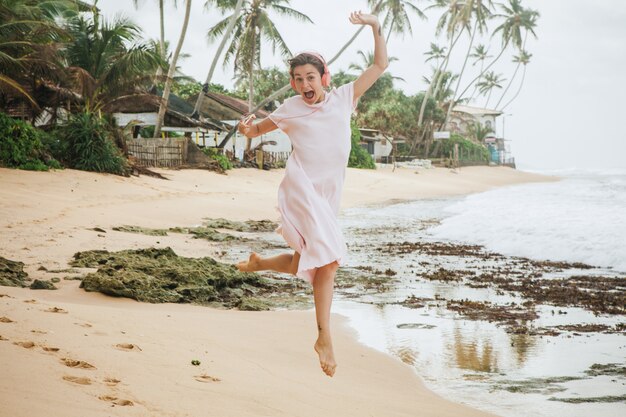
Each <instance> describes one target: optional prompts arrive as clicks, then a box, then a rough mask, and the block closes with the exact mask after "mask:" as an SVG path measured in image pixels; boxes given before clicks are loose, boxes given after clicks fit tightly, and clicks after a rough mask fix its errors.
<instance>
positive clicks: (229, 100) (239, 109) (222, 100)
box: [203, 91, 269, 119]
mask: <svg viewBox="0 0 626 417" xmlns="http://www.w3.org/2000/svg"><path fill="white" fill-rule="evenodd" d="M204 95H205V96H206V97H207V98H209V99H211V100H213V101H215V102H217V103H219V104H221V105H222V106H224V107H226V108H228V109H230V110H232V111H234V112H236V113H237V114H239V116H238V117H235V118H233V119H238V118H239V117H241V116H243V115H245V114H248V103H247V102H246V101H245V100H241V99H239V98H235V97H231V96H227V95H225V94H220V93H215V92H212V91H209V92H207V93H204ZM203 111H204V112H206V109H203ZM254 114H255V115H256V117H258V118H265V117H267V116H269V113H268V112H266V111H265V110H258V111H257V112H256V113H254Z"/></svg>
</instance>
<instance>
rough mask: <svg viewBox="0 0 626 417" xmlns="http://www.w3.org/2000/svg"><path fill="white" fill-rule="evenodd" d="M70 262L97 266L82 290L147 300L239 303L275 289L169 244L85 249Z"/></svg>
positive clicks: (84, 265) (235, 270)
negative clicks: (179, 251) (183, 253)
mask: <svg viewBox="0 0 626 417" xmlns="http://www.w3.org/2000/svg"><path fill="white" fill-rule="evenodd" d="M71 264H72V266H82V267H94V268H98V271H97V272H95V273H91V274H88V275H87V276H86V277H85V278H84V279H83V281H82V283H81V288H84V289H85V290H86V291H99V292H102V293H104V294H107V295H111V296H117V297H128V298H133V299H135V300H138V301H146V302H151V303H164V302H171V303H197V304H209V303H219V304H221V305H223V306H225V307H237V306H239V305H240V304H241V303H242V299H243V298H244V297H246V296H249V295H253V294H255V291H256V294H257V295H258V293H263V292H273V290H274V288H275V287H276V284H272V283H270V282H269V281H266V280H264V279H263V278H261V277H260V276H259V275H258V274H254V273H242V272H239V271H238V270H237V269H236V268H235V267H234V266H232V265H227V264H223V263H220V262H217V261H215V260H214V259H212V258H209V257H205V258H185V257H181V256H178V255H176V253H174V251H173V250H172V249H171V248H164V249H157V248H148V249H139V250H125V251H120V252H111V253H110V252H106V251H89V252H79V253H77V254H75V255H74V260H73V261H72V262H71Z"/></svg>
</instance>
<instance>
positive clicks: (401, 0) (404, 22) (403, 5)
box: [367, 0, 426, 42]
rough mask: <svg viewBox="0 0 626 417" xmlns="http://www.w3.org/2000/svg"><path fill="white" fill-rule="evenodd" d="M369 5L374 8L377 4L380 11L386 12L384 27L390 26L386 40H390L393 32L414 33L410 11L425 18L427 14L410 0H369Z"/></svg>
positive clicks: (400, 33) (399, 33)
mask: <svg viewBox="0 0 626 417" xmlns="http://www.w3.org/2000/svg"><path fill="white" fill-rule="evenodd" d="M367 3H368V6H370V7H372V8H374V7H376V5H377V4H379V6H378V11H379V13H386V14H385V18H384V19H383V28H388V29H389V31H388V32H387V38H386V39H385V42H389V38H391V34H392V33H396V34H398V35H402V36H404V34H405V33H406V32H408V33H409V34H410V35H413V28H412V27H411V20H410V19H409V12H411V13H413V14H415V15H417V16H418V17H419V18H420V19H423V20H425V19H426V15H425V14H424V12H422V10H420V8H419V7H417V6H416V5H414V4H413V2H411V1H409V0H383V1H380V0H368V1H367Z"/></svg>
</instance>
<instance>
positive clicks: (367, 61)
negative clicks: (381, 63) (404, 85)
mask: <svg viewBox="0 0 626 417" xmlns="http://www.w3.org/2000/svg"><path fill="white" fill-rule="evenodd" d="M357 55H358V56H359V57H360V58H361V63H355V62H353V63H352V64H350V66H349V67H348V69H349V70H354V71H357V72H359V73H361V72H363V71H365V70H366V69H367V68H369V67H371V66H372V65H374V52H373V51H367V52H363V51H362V50H360V49H359V50H358V51H357ZM387 60H388V61H389V63H392V62H394V61H397V60H398V58H396V57H395V56H390V57H388V58H387ZM391 79H392V80H399V81H404V79H403V78H402V77H394V76H391Z"/></svg>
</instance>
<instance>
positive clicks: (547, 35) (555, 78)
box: [98, 0, 626, 169]
mask: <svg viewBox="0 0 626 417" xmlns="http://www.w3.org/2000/svg"><path fill="white" fill-rule="evenodd" d="M166 3H168V6H167V10H166V15H165V16H166V37H167V39H168V40H169V41H170V43H171V45H172V49H173V48H174V47H175V45H176V42H177V41H178V36H179V35H180V30H181V26H182V20H183V15H184V1H183V0H178V3H179V5H178V9H175V8H174V7H173V6H172V4H173V3H174V2H173V1H172V0H169V1H168V0H166ZM204 3H205V2H204V0H193V5H192V9H193V11H192V15H191V20H190V23H189V29H188V32H187V37H186V39H185V44H184V45H183V52H185V53H188V54H190V55H191V57H189V58H187V59H185V60H184V61H182V62H181V63H180V64H179V65H180V66H181V67H182V70H183V72H184V73H186V74H188V75H191V76H193V77H194V78H196V79H197V80H199V81H201V82H204V80H205V78H206V75H207V72H208V68H209V66H210V63H211V60H212V57H213V54H214V53H215V50H216V49H217V42H216V43H214V44H208V43H207V41H206V32H207V30H208V28H210V27H211V26H212V25H213V24H215V22H217V21H218V20H220V19H221V18H222V16H220V15H219V13H218V12H217V11H215V10H205V9H204ZM429 3H430V2H427V1H423V0H422V1H416V2H414V4H416V5H417V6H418V7H420V8H422V9H424V8H425V7H426V6H427V5H428V4H429ZM522 3H523V4H524V6H525V7H529V8H532V9H534V10H537V11H539V13H540V14H541V17H540V19H539V21H538V26H537V29H536V33H537V39H535V38H533V37H529V38H528V41H527V44H526V49H527V50H528V51H529V52H530V53H531V54H532V58H531V62H530V64H529V65H528V68H527V72H526V79H525V81H524V87H523V89H522V91H521V93H520V95H519V96H518V98H517V99H516V100H515V101H514V102H513V103H511V105H510V106H509V107H507V108H506V116H504V117H503V116H501V117H499V118H498V122H497V134H498V136H502V134H503V130H504V134H505V136H506V138H507V139H509V140H511V142H510V143H511V149H512V151H513V156H515V158H516V160H517V163H518V166H519V167H521V168H522V169H524V168H526V169H553V168H554V169H561V168H579V169H584V168H605V167H606V168H619V167H622V168H626V133H625V130H626V121H625V119H626V110H625V106H624V105H623V103H622V101H623V100H624V99H625V98H626V1H624V0H598V1H589V0H584V1H583V0H523V1H522ZM366 4H367V2H366V1H365V0H341V1H338V0H315V1H311V0H292V1H291V7H293V8H295V9H296V10H298V11H300V12H302V13H304V14H306V15H308V16H309V17H310V18H311V19H312V20H313V22H314V24H303V23H299V22H294V21H292V20H288V19H282V18H278V17H276V18H275V19H274V20H275V22H276V24H277V27H278V29H279V31H280V33H281V34H282V35H283V38H284V39H285V41H286V42H287V45H288V46H289V48H290V49H291V51H292V52H294V53H297V52H298V51H301V50H311V49H312V50H316V51H319V52H320V53H322V54H323V55H324V56H326V57H328V58H330V57H332V56H333V55H334V54H335V53H336V52H337V51H338V50H339V48H340V47H341V46H342V45H343V44H344V43H345V42H346V41H347V40H348V39H349V38H350V36H351V35H352V34H353V33H354V30H355V27H354V26H353V25H351V24H350V23H349V21H348V15H349V13H350V11H352V10H358V9H362V10H364V11H365V10H366V9H367V6H366ZM139 6H140V8H139V10H136V9H135V8H134V7H133V5H132V1H130V0H100V1H99V2H98V7H99V8H100V9H101V11H102V13H103V14H104V15H105V16H107V17H113V16H115V15H116V14H121V15H124V16H127V17H130V18H131V19H132V20H133V21H134V22H135V23H137V24H138V25H139V26H141V27H142V28H143V31H144V36H145V37H146V38H158V36H159V12H158V1H157V0H140V2H139ZM440 14H441V12H440V11H439V10H432V11H428V12H427V15H428V17H429V19H428V20H427V21H423V20H420V19H418V18H417V17H413V18H412V25H413V34H412V35H410V34H407V35H406V36H405V37H404V39H402V38H398V37H397V36H394V35H392V37H391V39H390V41H389V45H388V49H389V55H390V56H394V57H396V58H398V61H396V62H394V63H392V64H391V65H390V67H389V71H390V72H391V73H392V74H393V75H395V76H399V77H402V78H404V80H405V82H398V83H397V84H396V86H397V87H398V88H401V89H403V90H404V91H405V92H406V93H407V94H414V93H416V92H418V91H420V90H424V89H425V88H426V86H425V84H424V82H423V81H422V77H423V76H424V75H426V76H429V77H430V75H431V73H432V70H431V68H430V64H426V63H424V60H425V57H424V55H423V54H424V52H425V51H427V50H428V49H429V45H430V43H431V42H436V43H438V44H441V45H443V44H445V42H446V39H445V38H444V37H443V36H442V37H439V38H437V37H436V36H435V30H434V26H435V24H436V20H437V19H438V18H439V15H440ZM381 20H382V19H381ZM494 27H495V26H494V24H493V23H492V24H491V27H490V29H491V30H493V29H494ZM484 42H485V43H489V44H490V54H491V55H497V53H498V52H499V47H500V46H501V45H500V42H499V40H498V39H497V38H494V39H493V40H491V41H489V39H484ZM467 46H468V43H467V42H465V44H462V43H461V42H459V43H458V45H457V46H455V49H454V50H453V58H452V61H451V66H452V69H453V70H454V71H456V72H458V71H460V68H461V66H462V61H463V58H464V54H465V52H466V48H467ZM372 47H373V41H372V35H371V33H370V32H369V31H363V32H362V33H361V35H360V36H359V37H358V38H357V40H356V41H355V43H353V44H352V46H351V47H350V48H349V49H348V50H347V51H346V52H345V53H344V55H343V56H342V58H340V59H339V60H337V61H336V62H335V63H334V64H333V65H332V66H331V68H330V70H331V72H333V71H337V70H339V69H344V70H345V69H347V67H348V65H349V64H350V63H351V62H356V61H357V51H358V50H359V49H362V50H369V49H372ZM263 48H264V50H263V52H262V57H261V64H262V66H263V67H268V66H279V67H284V65H285V64H284V61H283V59H282V58H281V57H280V56H277V55H276V56H274V55H273V54H272V50H271V47H269V46H266V45H264V46H263ZM455 52H456V53H455ZM511 57H512V53H506V54H505V55H503V57H502V58H501V59H500V61H498V63H496V65H494V67H493V69H494V70H495V71H496V72H497V73H500V74H501V76H502V77H503V78H505V79H506V80H507V81H506V82H505V83H504V87H506V84H507V82H508V80H510V78H511V76H512V75H513V71H514V69H515V67H514V65H513V64H512V63H511ZM476 70H477V67H472V66H471V64H470V65H469V67H468V70H466V75H464V76H463V80H464V81H463V80H462V81H461V88H464V86H465V85H466V83H467V82H469V81H470V80H471V78H473V76H471V74H474V75H476ZM232 76H233V75H232V70H231V69H230V68H226V69H223V68H221V66H220V67H219V68H218V70H217V71H216V74H215V75H214V77H213V82H215V83H220V84H223V85H225V86H227V87H229V88H231V87H232ZM520 76H521V71H520V72H519V73H518V75H517V78H516V80H517V81H519V80H520ZM517 86H518V84H517V83H516V82H514V84H513V86H512V87H511V89H510V92H514V91H515V90H516V89H517ZM501 91H502V90H499V91H494V93H493V94H492V97H491V101H490V102H489V104H490V107H491V106H493V105H495V103H496V102H497V101H498V100H499V98H500V94H501ZM485 100H486V98H485V97H481V98H480V99H479V100H477V101H476V102H474V103H472V105H477V106H481V107H482V106H484V104H485ZM506 101H507V100H506V98H505V100H503V103H504V102H506Z"/></svg>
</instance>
